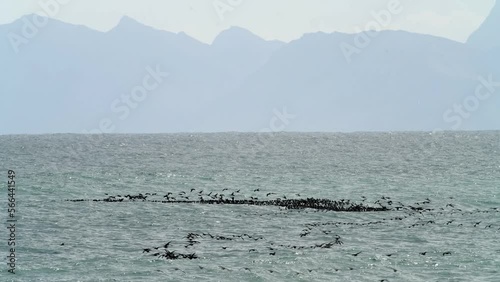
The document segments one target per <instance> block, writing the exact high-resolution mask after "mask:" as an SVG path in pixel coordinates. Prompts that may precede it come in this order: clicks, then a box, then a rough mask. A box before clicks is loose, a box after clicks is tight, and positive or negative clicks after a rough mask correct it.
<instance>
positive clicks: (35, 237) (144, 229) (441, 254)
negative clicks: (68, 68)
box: [0, 132, 500, 282]
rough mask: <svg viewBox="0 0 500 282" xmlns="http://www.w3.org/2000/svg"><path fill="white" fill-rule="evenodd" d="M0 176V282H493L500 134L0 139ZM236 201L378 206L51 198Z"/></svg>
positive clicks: (499, 233) (499, 235)
mask: <svg viewBox="0 0 500 282" xmlns="http://www.w3.org/2000/svg"><path fill="white" fill-rule="evenodd" d="M0 170H1V171H2V172H3V173H2V175H3V176H2V177H4V180H1V182H3V183H6V182H7V171H8V170H15V172H16V183H17V190H16V203H17V214H16V215H17V219H18V222H17V223H16V227H17V229H16V238H17V242H16V243H17V245H16V257H17V265H16V274H15V275H12V274H9V273H8V272H7V269H8V267H7V264H6V259H5V256H6V255H7V253H8V246H7V240H6V239H7V238H8V233H7V230H6V229H5V228H3V229H2V230H3V231H1V232H0V234H1V237H2V238H4V240H3V242H4V243H2V244H1V246H2V247H1V249H2V254H3V257H4V263H3V264H2V265H3V266H2V271H1V272H0V281H381V280H384V279H385V280H386V281H426V282H427V281H500V210H499V208H500V132H449V133H442V134H434V135H433V134H430V133H352V134H326V133H308V134H305V133H304V134H302V133H279V134H277V133H276V134H269V135H258V134H241V133H225V134H166V135H105V136H84V135H39V136H0ZM4 186H5V189H2V191H4V192H3V193H2V195H0V200H1V205H2V208H1V209H0V210H2V215H1V218H2V219H3V222H5V221H6V216H7V191H6V190H7V189H6V184H5V185H4ZM191 189H194V190H193V192H191ZM226 189H227V190H226ZM223 190H224V192H223ZM238 190H240V192H237V193H236V194H235V195H236V196H235V197H236V198H238V199H251V197H254V198H258V199H276V198H281V199H284V198H285V197H287V198H322V199H331V200H340V199H345V200H350V201H353V202H357V203H363V204H365V205H369V206H378V205H379V203H381V204H382V205H385V206H387V207H389V208H390V210H389V211H383V212H333V211H317V210H314V209H303V210H296V209H285V208H283V207H278V206H272V205H271V206H254V205H229V204H219V205H209V204H201V203H161V202H153V201H150V199H153V196H148V200H146V201H142V200H140V201H128V200H125V201H123V202H102V201H101V202H95V201H82V202H71V201H66V200H71V199H90V200H92V199H104V198H106V197H109V196H111V195H113V196H117V195H121V196H123V195H126V194H130V195H137V194H139V193H142V194H145V193H151V194H152V193H157V194H158V196H157V197H158V199H163V195H165V194H167V193H168V192H171V193H172V194H171V196H173V197H176V198H177V200H179V199H180V198H181V197H182V196H183V195H179V193H181V192H183V191H184V192H186V194H185V195H187V197H190V199H196V198H197V197H199V195H202V196H204V197H209V196H207V195H208V194H209V193H212V195H213V194H215V193H217V194H220V193H224V194H225V195H226V196H229V195H230V193H233V192H235V191H238ZM201 191H202V192H201ZM268 193H276V194H271V195H269V196H267V194H268ZM106 194H107V195H106ZM382 197H383V199H382ZM186 200H187V199H186ZM376 202H377V203H376ZM389 202H391V204H389ZM396 207H398V208H396ZM412 207H413V208H412ZM419 207H421V208H422V209H423V210H416V209H418V208H419ZM190 233H192V234H196V235H192V236H194V239H192V240H191V241H195V243H192V244H191V245H189V244H188V241H189V239H188V238H187V237H188V235H189V234H190ZM203 234H205V235H203ZM212 236H213V237H214V238H212ZM221 238H226V239H221ZM336 238H340V241H341V242H342V243H343V244H333V246H331V248H321V247H317V246H318V245H321V244H325V243H328V242H334V241H335V240H336ZM167 242H171V243H170V245H169V246H168V249H169V250H170V251H175V252H176V253H177V254H181V253H182V254H193V253H194V254H196V256H197V257H198V258H197V259H192V260H190V259H176V260H167V259H165V258H159V257H157V256H154V255H153V254H152V253H153V252H155V250H154V249H153V251H152V252H149V253H146V252H144V251H143V249H146V248H153V247H159V246H163V245H164V244H165V243H167ZM62 244H64V245H62ZM323 246H324V245H323ZM158 252H162V248H159V249H158ZM356 254H357V255H356Z"/></svg>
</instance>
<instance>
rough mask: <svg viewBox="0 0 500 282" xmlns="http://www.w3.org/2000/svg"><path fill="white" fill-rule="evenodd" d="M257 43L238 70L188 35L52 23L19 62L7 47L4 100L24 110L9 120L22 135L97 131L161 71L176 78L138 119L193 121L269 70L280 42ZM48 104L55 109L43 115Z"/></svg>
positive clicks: (14, 27)
mask: <svg viewBox="0 0 500 282" xmlns="http://www.w3.org/2000/svg"><path fill="white" fill-rule="evenodd" d="M30 17H32V15H28V16H27V18H28V19H29V18H30ZM23 24H24V23H23V21H22V20H18V21H16V22H14V23H12V24H10V25H4V26H0V32H1V33H0V36H1V37H2V38H7V34H8V33H9V32H16V33H18V34H22V33H21V30H22V27H23ZM4 35H5V36H4ZM228 40H231V36H229V38H228ZM255 40H256V41H257V43H256V44H253V47H257V46H259V48H260V49H258V50H257V51H258V52H257V53H255V50H254V49H251V50H242V52H240V55H241V57H243V58H250V60H251V61H250V60H248V59H247V60H246V61H245V60H242V61H240V62H236V63H235V62H233V61H232V58H227V57H224V56H222V55H220V54H222V53H223V50H221V49H220V48H217V47H213V46H210V45H207V44H203V43H200V42H198V41H196V40H194V39H192V38H190V37H188V36H187V35H185V34H182V33H181V34H173V33H170V32H164V31H159V30H155V29H152V28H149V27H146V26H143V25H141V24H139V23H138V22H136V21H134V20H132V19H130V18H127V17H124V18H123V19H122V20H121V21H120V23H119V24H118V25H117V27H115V28H114V29H112V30H111V31H109V32H107V33H101V32H98V31H94V30H91V29H88V28H86V27H82V26H75V25H70V24H65V23H62V22H59V21H55V20H49V23H48V25H47V26H46V27H45V28H43V29H40V31H39V33H38V34H37V35H36V36H35V37H34V38H32V39H30V40H29V43H28V44H26V45H22V46H21V48H20V53H19V54H15V53H14V50H13V49H12V47H11V46H10V44H8V42H6V41H4V42H2V43H3V44H2V45H0V50H1V54H2V56H1V57H0V58H1V59H2V61H3V62H5V64H3V65H2V68H1V69H0V73H1V74H2V78H1V82H2V84H1V89H0V90H1V93H2V95H7V93H16V95H14V96H13V97H11V98H10V101H11V103H12V104H15V105H19V107H22V109H23V110H24V111H19V110H18V109H16V110H12V112H4V113H3V114H5V117H7V116H10V117H11V118H13V119H16V120H18V121H19V123H18V125H17V127H16V128H19V129H20V130H21V128H22V130H21V131H20V132H23V131H31V132H45V131H46V130H48V132H81V130H82V128H86V129H87V128H95V127H96V124H98V122H99V120H100V119H101V118H103V117H106V116H110V115H113V112H111V109H110V105H111V104H112V102H113V101H114V100H115V99H117V98H120V97H121V95H123V94H129V93H130V91H131V90H132V89H133V88H134V87H135V86H137V85H141V83H142V79H143V78H144V76H146V75H147V73H148V72H147V70H146V68H147V67H148V66H149V67H151V68H152V69H156V67H157V66H158V67H159V69H160V70H161V71H162V72H168V73H170V76H169V78H168V80H165V82H164V83H163V84H162V85H161V87H160V88H159V89H158V90H155V93H156V92H159V93H160V94H159V95H151V97H153V96H155V97H154V99H153V98H152V99H148V100H146V101H145V102H144V105H148V102H149V105H148V106H149V107H151V110H150V111H149V110H146V109H144V108H145V107H142V108H139V109H137V111H136V115H137V118H139V119H140V117H141V116H142V115H144V116H146V118H145V122H146V123H150V122H151V120H152V119H158V120H162V119H165V118H170V119H176V118H179V117H182V116H184V115H187V116H189V115H190V113H189V112H190V111H195V109H196V107H198V106H199V105H198V104H200V105H201V104H203V103H204V101H206V100H210V99H211V96H212V95H215V96H216V95H219V94H220V92H222V91H224V88H225V87H226V85H227V84H228V83H227V82H228V81H229V82H233V81H235V80H236V81H237V80H242V79H243V78H244V77H246V75H247V74H248V73H250V72H253V71H255V69H256V68H257V66H256V65H255V64H256V63H255V62H259V64H262V61H265V60H266V58H268V57H269V56H270V54H267V53H266V52H272V51H273V50H274V49H276V48H277V47H276V46H278V47H279V44H277V43H276V42H270V43H269V47H267V46H266V41H264V40H262V39H260V38H258V40H257V39H255ZM240 45H241V44H240ZM224 47H225V46H222V48H224ZM266 50H268V51H266ZM246 51H247V52H248V54H246V53H245V52H246ZM213 53H216V55H214V54H213ZM233 87H234V86H233ZM44 102H46V104H47V105H52V107H53V108H46V109H41V108H40V105H42V104H44ZM155 104H160V105H163V106H161V107H156V106H155ZM49 107H50V106H49ZM25 112H29V113H30V114H29V115H26V114H25ZM3 114H2V115H3ZM61 117H67V118H61ZM1 118H2V119H4V117H3V116H2V117H1ZM127 122H129V121H127ZM124 124H125V125H127V123H124ZM167 124H170V123H167ZM181 125H182V124H181ZM169 128H170V127H167V128H165V129H161V130H169ZM136 129H137V128H136ZM4 130H5V132H8V131H9V130H7V128H5V127H4V128H1V130H0V131H2V132H4ZM124 130H127V128H124ZM179 130H182V128H180V129H179Z"/></svg>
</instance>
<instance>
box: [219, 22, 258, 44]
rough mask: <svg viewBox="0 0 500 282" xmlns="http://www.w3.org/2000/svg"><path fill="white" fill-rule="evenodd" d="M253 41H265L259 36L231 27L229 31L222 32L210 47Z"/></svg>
mask: <svg viewBox="0 0 500 282" xmlns="http://www.w3.org/2000/svg"><path fill="white" fill-rule="evenodd" d="M255 41H265V40H264V39H262V38H260V37H259V36H257V35H255V34H253V33H252V32H250V31H248V30H246V29H244V28H241V27H237V26H232V27H230V28H229V29H226V30H223V31H222V32H221V33H219V35H217V37H216V38H215V39H214V41H213V43H212V45H221V44H228V43H230V42H241V43H248V42H255Z"/></svg>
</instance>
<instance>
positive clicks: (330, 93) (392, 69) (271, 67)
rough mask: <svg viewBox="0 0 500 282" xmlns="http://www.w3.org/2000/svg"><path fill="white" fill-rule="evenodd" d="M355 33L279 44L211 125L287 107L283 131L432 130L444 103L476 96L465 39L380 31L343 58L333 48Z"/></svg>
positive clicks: (474, 64) (474, 69) (474, 66)
mask: <svg viewBox="0 0 500 282" xmlns="http://www.w3.org/2000/svg"><path fill="white" fill-rule="evenodd" d="M354 36H355V35H346V34H338V33H334V34H324V33H317V34H309V35H306V36H304V37H303V38H301V39H299V40H296V41H294V42H291V43H290V44H288V45H287V46H285V47H283V48H281V49H280V50H279V51H278V52H276V53H275V54H274V55H273V57H272V58H271V60H270V61H269V63H268V64H267V65H266V66H265V67H264V68H263V69H261V70H260V71H259V72H258V73H256V74H255V75H253V76H252V77H250V78H249V79H248V80H247V81H246V82H245V83H244V84H243V85H242V87H241V88H240V89H239V91H237V92H235V93H234V94H233V95H232V96H229V97H227V98H226V99H222V100H221V101H220V103H219V104H222V105H224V106H223V107H222V108H225V109H229V110H226V111H223V112H222V113H221V112H219V113H220V116H219V118H214V120H213V121H212V122H211V123H212V124H213V125H216V124H221V123H222V122H223V120H224V116H231V117H232V118H233V123H236V124H241V125H248V122H247V121H246V120H260V121H259V122H260V124H263V125H266V124H267V122H268V121H267V122H266V120H265V118H262V117H267V120H269V119H270V117H268V116H269V114H270V113H272V110H273V108H274V107H276V108H280V107H284V106H286V107H287V108H288V110H289V111H290V112H293V113H295V114H296V115H297V119H296V121H295V122H296V123H291V124H290V126H289V128H287V129H289V130H304V128H310V129H311V130H318V131H323V130H326V131H338V130H342V131H350V130H373V129H374V128H377V130H432V129H434V128H435V127H438V126H444V124H443V117H442V115H443V112H444V111H445V110H446V109H447V108H449V107H450V106H452V105H453V104H454V103H457V102H461V99H463V97H464V96H466V95H470V94H471V93H472V94H473V93H474V89H475V86H476V84H477V77H478V75H479V74H481V66H482V64H481V63H480V62H478V61H477V60H478V59H480V53H479V52H477V51H475V50H473V49H471V48H468V47H467V46H466V45H464V44H461V43H457V42H454V41H451V40H446V39H442V38H437V37H433V36H427V35H418V34H411V33H407V32H392V31H386V32H381V33H380V34H379V35H378V36H377V37H376V38H375V39H374V40H373V41H372V43H371V44H370V45H369V46H368V47H366V48H365V49H363V50H362V51H361V54H359V55H356V56H353V60H352V62H351V63H348V62H347V60H346V59H345V57H344V55H343V53H342V52H341V50H340V47H339V46H340V45H341V43H343V42H346V43H351V42H354ZM302 54H307V56H304V55H302ZM235 105H236V106H235ZM214 107H215V106H214V105H212V106H210V107H209V108H214ZM238 112H240V114H238ZM203 115H204V116H214V115H210V114H207V113H203ZM238 117H241V118H240V119H239V120H240V121H239V122H236V121H235V119H237V118H238ZM205 122H206V123H207V124H208V123H210V121H207V120H205ZM482 122H483V121H481V122H479V121H477V122H476V123H472V124H471V126H476V125H481V126H483V125H484V124H483V123H482Z"/></svg>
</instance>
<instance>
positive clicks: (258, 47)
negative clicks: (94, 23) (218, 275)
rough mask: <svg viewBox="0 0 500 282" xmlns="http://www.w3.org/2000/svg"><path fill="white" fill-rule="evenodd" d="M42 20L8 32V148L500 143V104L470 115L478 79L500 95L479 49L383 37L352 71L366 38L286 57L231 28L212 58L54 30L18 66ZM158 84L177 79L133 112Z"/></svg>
mask: <svg viewBox="0 0 500 282" xmlns="http://www.w3.org/2000/svg"><path fill="white" fill-rule="evenodd" d="M497 10H498V9H497V8H495V11H497ZM30 16H31V17H32V15H28V16H26V18H24V19H20V20H18V21H15V22H13V23H11V24H8V25H0V38H3V40H0V64H1V66H0V95H2V97H0V98H1V99H2V101H8V105H10V106H9V107H5V109H4V110H3V111H0V121H2V122H1V125H0V134H13V133H66V132H69V133H81V132H82V131H85V132H88V131H95V130H94V129H99V128H100V127H101V126H100V125H101V123H102V121H107V122H111V123H112V125H113V126H112V128H113V130H110V132H113V133H147V132H150V133H157V132H214V131H261V130H269V129H270V130H278V131H280V130H285V131H396V130H397V131H408V130H433V129H436V128H442V129H445V130H452V129H453V130H455V129H457V130H462V129H468V130H480V129H500V122H498V121H499V120H500V114H499V111H498V108H499V106H500V95H489V97H488V98H487V99H485V100H477V98H476V100H477V103H478V105H477V107H476V105H473V104H471V103H473V102H475V100H471V99H472V98H471V97H475V90H476V89H477V88H478V85H480V84H481V80H480V79H479V78H480V77H482V78H486V79H487V78H488V77H489V76H491V77H492V79H493V81H500V67H499V66H498V64H497V63H495V62H498V61H500V60H498V58H499V56H500V48H496V47H494V46H495V45H492V46H493V47H492V48H489V49H488V51H482V50H481V48H477V47H476V45H474V44H472V42H473V41H474V40H475V39H474V36H471V40H472V41H471V42H468V43H467V44H462V43H458V42H455V41H452V40H448V39H444V38H439V37H435V36H429V35H421V34H414V33H409V32H403V31H383V32H380V33H378V34H376V37H374V38H373V40H372V41H371V42H370V44H369V45H368V46H366V47H365V48H362V49H360V52H359V54H355V55H354V56H353V59H352V61H351V62H350V63H349V62H348V60H346V58H345V56H344V54H343V52H342V50H341V48H340V46H341V45H342V43H349V44H353V42H354V40H355V38H356V36H358V35H357V34H342V33H332V34H326V33H314V34H306V35H304V36H303V37H302V38H300V39H298V40H294V41H292V42H290V43H283V42H279V41H266V40H263V39H262V38H260V37H258V36H256V35H254V34H252V33H251V32H249V31H247V30H245V29H242V28H238V27H233V28H230V29H228V30H226V31H224V32H222V33H221V34H219V36H218V37H217V38H216V39H215V40H214V42H213V43H212V44H210V45H209V44H205V43H202V42H200V41H198V40H196V39H193V38H191V37H190V36H188V35H186V34H185V33H178V34H175V33H171V32H167V31H162V30H158V29H154V28H151V27H147V26H144V25H142V24H141V23H139V22H137V21H135V20H133V19H131V18H128V17H124V18H122V20H121V21H120V22H119V24H118V25H117V26H116V27H115V28H113V29H111V30H110V31H108V32H99V31H95V30H92V29H89V28H86V27H84V26H77V25H71V24H66V23H62V22H59V21H57V20H53V19H50V20H48V21H49V22H48V24H47V26H45V27H43V28H40V29H39V31H38V32H37V33H36V35H35V36H34V37H33V38H31V39H29V40H28V43H26V44H24V43H23V44H21V45H19V50H20V52H19V53H18V54H16V53H15V52H14V49H13V47H12V46H11V44H10V42H9V41H10V38H12V33H16V34H19V35H22V29H23V26H24V25H25V22H26V20H28V21H29V20H30ZM490 17H496V18H498V14H497V13H496V12H492V15H491V16H490ZM492 21H495V19H491V20H490V19H488V20H486V21H485V24H484V25H483V27H481V28H480V29H479V30H486V31H484V32H487V31H488V30H491V29H488V26H489V25H490V23H491V22H492ZM478 32H481V33H482V32H483V31H478ZM152 72H158V73H161V74H162V75H163V74H166V73H168V77H167V75H165V77H164V79H163V77H161V78H160V80H161V83H159V85H158V87H156V88H154V89H153V90H151V91H150V93H147V95H145V96H146V98H144V99H143V100H142V98H141V101H140V102H138V103H136V104H134V107H132V106H131V105H132V104H131V105H127V104H126V102H124V101H125V100H126V99H125V100H124V98H123V97H124V95H125V96H126V95H130V94H131V93H132V92H133V91H136V90H137V87H138V86H141V85H143V83H144V81H147V80H148V76H151V73H152ZM149 78H150V77H149ZM151 81H153V80H149V83H151ZM488 89H493V93H492V94H500V89H499V88H495V87H493V88H491V87H490V88H488ZM6 103H7V102H6ZM467 103H468V104H467ZM457 105H458V106H460V107H461V108H462V112H460V111H459V110H457V108H456V106H457ZM113 106H114V107H113ZM124 107H128V111H129V114H128V115H126V118H124V116H125V115H123V111H121V112H120V111H117V109H120V108H121V109H124ZM464 108H465V109H466V110H467V111H466V112H465V113H464V112H463V111H464V110H463V109H464ZM284 112H287V113H288V114H289V115H288V116H289V117H292V116H293V118H290V120H286V122H284V121H283V116H287V115H286V114H284ZM3 121H15V122H3ZM108 127H110V126H108ZM110 128H111V127H110Z"/></svg>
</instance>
